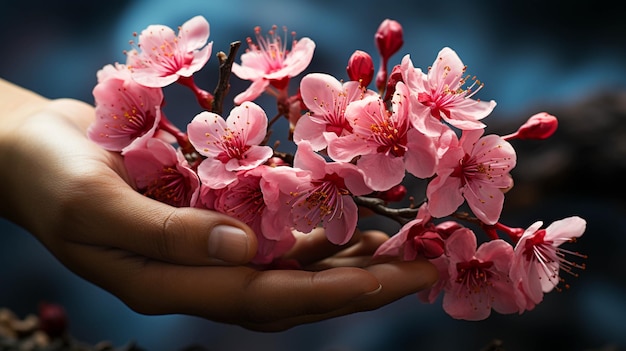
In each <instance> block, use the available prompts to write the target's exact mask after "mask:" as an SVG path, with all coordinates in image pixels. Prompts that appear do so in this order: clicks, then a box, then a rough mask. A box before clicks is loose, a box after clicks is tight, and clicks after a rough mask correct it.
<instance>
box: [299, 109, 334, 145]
mask: <svg viewBox="0 0 626 351" xmlns="http://www.w3.org/2000/svg"><path fill="white" fill-rule="evenodd" d="M325 131H326V125H324V124H321V123H318V122H317V121H316V120H314V119H312V118H311V117H310V116H309V115H303V116H302V117H301V118H300V119H299V120H298V123H296V127H295V129H294V131H293V141H294V142H295V143H296V144H300V143H301V142H303V141H306V142H308V143H309V144H311V147H312V148H313V150H315V151H319V150H321V149H323V148H325V147H326V146H327V145H328V144H327V142H326V138H324V133H325ZM332 134H335V133H332Z"/></svg>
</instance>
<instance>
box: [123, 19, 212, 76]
mask: <svg viewBox="0 0 626 351" xmlns="http://www.w3.org/2000/svg"><path fill="white" fill-rule="evenodd" d="M208 39H209V22H207V20H206V19H205V18H204V17H202V16H195V17H193V18H191V19H190V20H188V21H187V22H185V23H183V25H182V26H180V27H179V30H178V35H176V33H175V32H174V30H172V29H171V28H170V27H167V26H163V25H150V26H148V27H147V28H146V29H144V30H143V31H142V32H141V34H140V35H139V42H138V44H137V45H138V47H139V49H140V50H139V51H137V50H131V51H129V52H128V56H127V62H126V63H127V64H128V66H129V68H130V69H131V71H132V75H133V79H134V80H135V81H137V82H138V83H140V84H142V85H145V86H148V87H164V86H167V85H169V84H171V83H173V82H175V81H176V80H178V78H179V77H191V76H192V75H193V74H194V73H195V72H197V71H199V70H200V69H202V67H204V65H205V64H206V63H207V61H208V60H209V58H210V57H211V50H212V46H213V42H210V43H208V44H207V41H208Z"/></svg>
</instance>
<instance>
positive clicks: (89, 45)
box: [0, 0, 626, 351]
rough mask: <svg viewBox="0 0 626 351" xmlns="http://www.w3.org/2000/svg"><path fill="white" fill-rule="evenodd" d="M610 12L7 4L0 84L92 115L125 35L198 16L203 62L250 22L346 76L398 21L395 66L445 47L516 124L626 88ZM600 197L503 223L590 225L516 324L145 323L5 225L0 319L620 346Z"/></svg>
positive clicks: (229, 334) (184, 338)
mask: <svg viewBox="0 0 626 351" xmlns="http://www.w3.org/2000/svg"><path fill="white" fill-rule="evenodd" d="M609 4H611V3H610V2H606V1H594V2H577V3H571V2H559V1H515V2H504V1H496V0H479V1H473V2H470V1H457V0H452V1H445V2H425V1H412V2H410V4H408V2H406V1H403V2H400V1H397V2H396V1H386V2H383V1H369V0H368V1H365V0H361V1H345V2H342V1H330V0H318V1H315V2H312V1H311V2H298V1H293V0H292V1H289V0H267V1H243V0H224V1H220V2H217V1H191V0H177V1H147V0H146V1H139V0H138V1H122V0H110V1H90V2H88V1H80V2H79V1H68V0H65V1H56V2H51V1H19V2H10V1H3V2H2V5H0V38H1V39H2V45H3V50H2V54H1V55H0V76H1V77H2V78H4V79H7V80H9V81H12V82H14V83H17V84H20V85H22V86H24V87H26V88H29V89H32V90H34V91H36V92H38V93H40V94H42V95H44V96H47V97H50V98H60V97H73V98H77V99H81V100H84V101H87V102H92V101H93V98H92V96H91V89H92V88H93V86H94V84H95V82H96V77H95V73H96V71H97V70H98V69H100V68H101V67H102V66H104V65H105V64H108V63H113V62H116V61H121V62H123V61H124V56H123V54H122V52H123V50H126V49H129V48H130V46H129V45H128V40H130V39H132V38H133V37H132V33H133V32H139V31H141V30H142V29H143V28H145V27H146V26H147V25H149V24H157V23H158V24H165V25H168V26H170V27H173V28H175V27H176V26H178V25H180V24H182V23H183V22H184V21H186V20H187V19H189V18H191V17H192V16H194V15H197V14H201V15H204V16H205V17H206V18H207V19H208V21H209V22H210V24H211V37H210V40H212V41H213V42H214V52H217V51H227V50H228V44H229V43H230V42H231V41H234V40H242V41H244V40H245V38H246V36H249V35H251V34H252V33H253V31H252V28H253V27H254V26H256V25H260V26H262V28H263V29H264V30H265V29H269V27H270V26H271V25H272V24H277V25H279V26H282V25H286V26H287V27H288V28H289V30H295V31H296V32H297V33H298V36H299V37H302V36H308V37H310V38H312V39H313V40H314V41H315V42H316V43H317V49H316V53H315V56H314V59H313V62H312V64H311V66H310V68H309V70H308V71H324V72H327V73H331V74H333V75H335V76H336V77H338V78H345V77H346V76H345V65H346V61H347V59H348V57H349V56H350V54H351V53H352V52H353V51H354V50H356V49H360V50H365V51H368V52H370V53H372V55H373V57H374V59H375V61H376V63H378V59H377V57H376V55H375V49H374V43H373V34H374V32H375V30H376V28H377V27H378V24H379V23H380V22H381V21H382V20H383V19H385V18H393V19H396V20H398V21H399V22H400V23H401V24H402V25H403V27H404V30H405V46H404V47H403V48H402V49H401V51H400V53H398V54H396V55H395V56H394V57H393V58H392V62H393V63H397V62H399V60H400V58H401V57H402V55H404V54H406V53H410V54H411V57H412V59H413V62H414V64H415V65H416V66H417V67H423V68H425V67H427V66H429V65H431V64H432V62H433V60H434V58H435V56H436V54H437V52H438V51H439V50H440V49H441V48H442V47H444V46H450V47H452V48H453V49H455V50H456V51H457V53H458V54H459V55H460V57H461V59H462V60H463V61H464V63H465V64H467V65H468V66H469V67H468V73H469V74H475V75H477V76H478V78H479V79H480V80H481V81H483V82H485V87H484V89H483V90H482V91H481V92H480V93H479V95H478V97H480V98H482V99H494V100H496V101H497V102H498V106H497V107H496V110H495V111H494V113H493V114H492V116H490V117H489V119H488V120H486V121H487V123H489V121H490V120H497V119H500V120H502V119H508V120H516V119H518V118H524V117H526V116H528V115H529V114H530V113H531V112H537V111H539V110H540V109H543V108H544V107H546V106H564V105H567V104H572V103H575V102H577V101H580V100H582V99H585V98H586V97H588V96H591V95H593V94H594V93H596V92H598V91H601V90H605V89H608V90H623V89H624V88H625V85H626V39H625V38H626V25H625V24H624V22H625V21H624V20H623V17H624V15H625V12H624V11H623V10H618V9H617V7H615V6H616V5H609ZM242 49H243V47H242ZM240 53H241V52H240ZM215 65H216V60H215V58H214V57H213V58H212V59H211V60H210V61H209V63H208V64H207V67H206V68H205V69H204V70H203V71H202V72H201V73H200V75H199V80H198V84H199V85H200V86H202V87H204V88H207V89H209V90H212V89H213V87H214V85H215V82H216V73H217V70H216V66H215ZM232 83H233V88H232V92H233V93H232V94H231V98H232V96H234V94H235V93H236V92H239V91H241V90H242V89H245V88H246V87H247V85H248V83H247V82H241V81H239V80H238V79H237V78H234V79H233V82H232ZM170 93H171V95H168V96H171V97H170V100H169V101H170V102H169V104H170V105H169V106H171V110H169V111H168V115H169V117H170V118H171V119H173V120H174V121H176V122H177V123H179V124H180V125H181V126H184V125H185V124H186V122H188V121H189V120H190V119H191V118H192V117H193V116H194V115H195V113H197V112H198V111H197V108H196V107H195V105H194V104H193V100H191V99H189V98H190V97H189V94H188V92H187V91H184V90H179V89H171V91H170ZM186 99H189V100H186ZM173 101H175V102H173ZM261 101H264V100H263V99H262V100H261ZM174 111H175V112H174ZM514 128H515V127H512V129H514ZM34 137H36V136H34ZM4 167H10V165H4ZM546 167H547V166H546ZM42 176H45V175H42ZM581 186H582V185H581ZM598 195H599V196H598V197H585V198H574V199H572V198H569V199H565V200H563V199H560V198H557V199H553V200H550V201H548V202H544V203H542V204H539V205H538V207H535V209H534V210H528V209H526V210H524V212H523V213H518V214H514V215H508V216H510V217H511V218H514V220H516V221H519V222H520V223H519V225H520V226H525V225H529V224H530V223H532V222H533V221H535V220H538V219H542V220H545V221H546V222H547V223H549V222H550V221H552V220H554V219H559V218H563V217H566V216H570V215H573V214H578V215H581V216H583V217H585V218H588V219H589V220H590V226H589V228H588V231H587V233H586V234H585V237H584V239H583V240H581V241H580V243H579V246H578V248H577V249H579V250H581V251H583V252H587V253H593V254H594V255H595V256H591V257H590V259H589V265H590V267H589V269H588V270H587V271H586V272H583V273H582V276H581V277H580V278H578V279H573V280H572V279H569V280H568V281H569V282H570V283H571V285H572V289H570V290H568V291H564V292H562V293H557V292H553V293H550V294H548V295H546V297H545V302H543V303H542V304H540V305H539V306H538V307H537V309H536V310H535V311H532V312H530V313H526V314H524V315H521V316H517V315H508V316H500V315H493V316H492V317H491V318H490V319H489V320H487V321H483V322H462V321H455V320H453V319H451V318H450V317H448V316H447V315H445V313H444V312H443V311H442V309H441V306H440V303H436V304H434V305H425V304H422V303H420V302H419V301H417V299H416V298H415V297H414V296H409V297H407V298H405V299H402V300H401V301H398V302H396V303H393V304H391V305H389V306H386V307H384V308H382V309H379V310H377V311H372V312H367V313H360V314H356V315H352V316H346V317H342V318H337V319H334V320H329V321H325V322H320V323H315V324H312V325H306V326H300V327H296V328H294V329H292V330H289V331H287V332H283V333H276V334H264V333H256V332H251V331H247V330H244V329H242V328H239V327H235V326H227V325H221V324H216V323H213V322H210V321H205V320H202V319H199V318H195V317H187V316H142V315H139V314H136V313H134V312H132V311H131V310H130V309H128V308H127V307H126V306H125V305H123V304H122V303H121V302H120V301H119V300H117V299H116V298H115V297H113V296H112V295H110V294H109V293H107V292H105V291H102V290H101V289H99V288H97V287H95V286H93V285H91V284H90V283H87V282H85V281H84V280H82V279H80V278H78V277H76V276H75V275H73V274H72V273H71V272H69V271H68V270H66V269H65V268H64V267H63V266H61V265H60V264H59V263H58V262H57V261H56V260H55V259H54V258H53V257H52V256H51V255H50V254H49V253H48V252H47V251H46V250H45V249H44V248H43V247H42V246H41V245H40V244H39V243H38V242H37V241H36V240H35V239H34V238H32V237H31V236H30V235H29V234H28V233H25V232H24V231H23V230H21V229H20V228H18V227H16V226H14V225H12V224H11V223H9V222H7V221H4V220H2V221H0V235H1V238H2V241H1V243H0V265H2V266H1V267H2V268H1V269H0V306H5V307H9V308H11V309H13V310H14V311H15V312H17V313H18V314H19V315H21V316H25V315H26V314H27V313H33V312H35V311H36V306H37V303H38V302H39V301H40V300H49V301H53V302H58V303H61V304H63V305H64V306H65V307H66V308H67V310H68V313H69V315H70V323H71V325H70V326H71V332H72V334H73V335H74V336H75V337H76V338H78V339H80V340H83V341H87V342H91V343H95V342H98V341H101V340H110V341H112V342H113V343H114V344H115V345H123V344H125V343H126V342H128V341H131V340H134V341H137V342H138V344H139V345H140V346H142V347H144V348H146V349H147V350H149V351H159V350H177V349H180V348H182V347H184V346H188V345H190V344H193V343H199V344H202V345H204V346H207V347H209V348H210V349H211V350H251V349H255V350H259V351H262V350H299V351H307V350H311V351H313V350H315V351H317V350H355V351H367V350H383V349H384V350H442V349H443V350H480V349H481V348H482V347H484V346H485V345H486V344H487V343H488V342H489V341H490V340H491V339H494V338H500V339H502V340H503V341H504V345H505V348H506V350H529V349H533V350H544V349H545V350H548V349H555V348H556V349H568V350H592V349H601V348H603V347H607V346H610V345H614V346H622V347H626V333H625V332H626V327H625V326H626V317H625V316H626V302H625V296H626V295H625V294H626V289H625V284H626V283H625V282H624V263H623V253H624V252H626V251H624V249H623V247H624V244H626V242H625V241H626V240H625V239H624V235H625V234H626V231H625V227H626V224H625V223H624V206H623V205H624V204H623V202H621V201H619V200H618V201H617V203H613V202H612V203H607V202H606V201H604V200H603V199H602V197H601V196H600V195H601V194H598ZM506 211H507V208H506V207H505V213H506ZM589 236H593V238H590V239H587V237H589ZM609 244H610V247H609V246H608V245H609ZM585 245H587V247H585ZM592 245H593V246H592ZM602 245H607V246H602ZM603 256H604V258H605V260H604V261H602V257H603ZM619 257H621V260H620V259H618V258H619ZM594 262H596V266H595V268H594V265H593V263H594ZM612 269H614V271H612Z"/></svg>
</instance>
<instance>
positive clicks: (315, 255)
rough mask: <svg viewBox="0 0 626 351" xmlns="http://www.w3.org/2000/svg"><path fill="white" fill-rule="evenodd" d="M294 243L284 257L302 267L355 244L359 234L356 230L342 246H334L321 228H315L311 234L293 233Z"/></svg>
mask: <svg viewBox="0 0 626 351" xmlns="http://www.w3.org/2000/svg"><path fill="white" fill-rule="evenodd" d="M295 235H296V238H297V240H296V243H295V245H294V246H293V247H292V248H291V250H289V252H287V253H286V254H285V255H284V257H285V258H287V259H295V260H297V261H298V262H299V263H300V264H301V265H302V266H307V265H309V264H312V263H314V262H316V261H319V260H322V259H324V258H326V257H329V256H332V255H335V254H336V253H338V252H340V251H342V250H344V249H345V248H348V247H350V246H352V245H354V244H355V243H357V242H358V241H359V240H360V238H361V232H360V231H359V230H358V229H357V230H356V231H355V233H354V235H353V236H352V238H351V239H350V240H349V241H348V242H347V243H346V244H344V245H336V244H333V243H331V242H330V241H328V239H327V238H326V234H325V232H324V229H323V228H315V229H313V231H312V232H311V233H306V234H305V233H295Z"/></svg>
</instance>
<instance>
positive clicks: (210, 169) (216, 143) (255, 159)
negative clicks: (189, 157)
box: [187, 102, 273, 189]
mask: <svg viewBox="0 0 626 351" xmlns="http://www.w3.org/2000/svg"><path fill="white" fill-rule="evenodd" d="M187 133H188V135H189V141H190V142H191V144H192V145H193V146H194V147H195V148H196V150H197V151H198V153H200V154H201V155H203V156H206V159H204V160H203V161H202V162H201V163H200V165H199V166H198V175H199V176H200V179H201V180H202V182H203V183H204V184H205V185H207V186H209V187H211V188H214V189H218V188H223V187H225V186H227V185H228V184H230V183H232V182H233V181H235V180H236V179H237V172H238V171H243V170H250V169H253V168H255V167H257V166H259V165H261V164H263V163H264V162H265V161H267V160H268V159H269V158H270V157H271V156H272V153H273V150H272V148H271V147H269V146H260V145H259V144H260V143H261V142H262V141H263V140H264V138H265V135H266V133H267V116H266V115H265V112H264V111H263V109H261V108H260V107H259V106H258V105H256V104H254V103H252V102H246V103H244V104H242V105H241V106H237V107H235V108H233V109H232V111H231V112H230V115H229V116H228V118H227V119H226V120H224V119H223V118H222V117H221V116H219V115H217V114H215V113H212V112H207V111H204V112H201V113H199V114H198V115H197V116H196V117H194V118H193V120H192V121H191V122H190V123H189V125H188V126H187Z"/></svg>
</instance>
